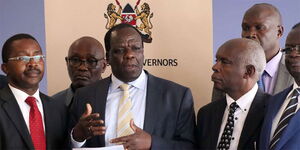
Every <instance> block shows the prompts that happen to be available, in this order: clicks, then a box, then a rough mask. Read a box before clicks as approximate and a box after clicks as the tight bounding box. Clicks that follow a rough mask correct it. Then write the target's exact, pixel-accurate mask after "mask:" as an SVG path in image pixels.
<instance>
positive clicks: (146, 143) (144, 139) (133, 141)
mask: <svg viewBox="0 0 300 150" xmlns="http://www.w3.org/2000/svg"><path fill="white" fill-rule="evenodd" d="M130 127H131V129H132V130H133V131H134V134H131V135H128V136H123V137H118V138H115V139H112V140H111V143H123V146H124V149H127V150H131V149H133V150H149V149H150V148H151V135H150V134H149V133H147V132H145V131H143V130H142V129H141V128H139V127H137V126H136V125H135V124H134V122H133V120H132V119H131V120H130Z"/></svg>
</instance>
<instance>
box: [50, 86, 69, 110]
mask: <svg viewBox="0 0 300 150" xmlns="http://www.w3.org/2000/svg"><path fill="white" fill-rule="evenodd" d="M73 97H74V93H73V91H72V89H71V86H70V87H69V88H67V89H65V90H63V91H60V92H58V93H56V94H54V95H53V96H52V98H53V99H56V100H58V101H62V102H64V103H65V105H66V106H67V107H69V106H70V105H71V103H72V101H73Z"/></svg>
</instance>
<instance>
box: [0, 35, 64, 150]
mask: <svg viewBox="0 0 300 150" xmlns="http://www.w3.org/2000/svg"><path fill="white" fill-rule="evenodd" d="M2 61H3V63H2V65H1V68H2V70H3V72H4V73H5V74H6V75H7V80H8V85H6V87H4V88H3V89H1V90H0V107H1V108H0V137H1V138H0V139H1V141H0V149H38V150H45V149H63V148H66V135H67V130H66V122H67V121H66V120H67V117H66V115H67V109H66V107H65V105H64V104H63V103H61V102H60V101H56V100H54V99H51V98H50V97H48V96H46V95H44V94H43V93H41V92H40V91H39V82H40V81H41V80H42V78H43V75H44V63H45V56H43V54H42V50H41V47H40V45H39V43H38V42H37V40H36V39H35V38H34V37H32V36H31V35H29V34H17V35H14V36H12V37H10V38H9V39H8V40H7V41H6V42H5V43H4V45H3V48H2Z"/></svg>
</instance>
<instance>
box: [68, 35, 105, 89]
mask: <svg viewBox="0 0 300 150" xmlns="http://www.w3.org/2000/svg"><path fill="white" fill-rule="evenodd" d="M68 58H77V59H80V60H99V61H98V64H97V66H96V68H88V67H87V65H86V64H84V63H82V64H81V65H80V66H76V67H75V66H72V65H71V64H69V62H68V61H66V63H67V67H68V72H69V77H70V79H71V81H72V84H71V86H72V89H73V90H76V89H77V88H80V87H84V86H87V85H89V84H91V83H93V82H96V81H98V80H99V79H102V77H101V74H102V73H104V71H105V68H106V60H105V59H104V49H103V46H102V45H101V43H100V42H99V41H97V40H96V39H94V38H92V37H82V38H80V39H78V40H76V41H75V42H74V43H72V45H71V46H70V49H69V54H68Z"/></svg>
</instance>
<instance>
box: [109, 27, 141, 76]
mask: <svg viewBox="0 0 300 150" xmlns="http://www.w3.org/2000/svg"><path fill="white" fill-rule="evenodd" d="M110 45H111V49H110V51H109V56H108V57H109V58H108V63H109V64H110V65H111V69H112V73H113V74H114V75H115V76H116V77H117V78H118V79H119V80H121V81H123V82H131V81H134V80H136V79H137V78H138V77H139V76H140V74H141V73H142V70H143V62H144V48H143V44H142V39H141V36H140V35H139V34H138V32H136V31H135V30H134V29H131V28H122V29H120V30H116V31H113V32H112V33H111V41H110Z"/></svg>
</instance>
